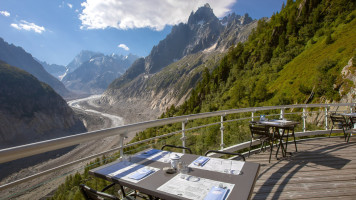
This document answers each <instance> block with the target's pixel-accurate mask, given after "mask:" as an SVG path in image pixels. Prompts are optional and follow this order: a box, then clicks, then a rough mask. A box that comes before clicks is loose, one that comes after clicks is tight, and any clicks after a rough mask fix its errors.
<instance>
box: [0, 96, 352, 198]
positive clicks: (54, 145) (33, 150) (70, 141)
mask: <svg viewBox="0 0 356 200" xmlns="http://www.w3.org/2000/svg"><path fill="white" fill-rule="evenodd" d="M355 106H356V103H338V104H299V105H282V106H266V107H253V108H241V109H231V110H223V111H216V112H208V113H200V114H192V115H185V116H179V117H172V118H166V119H158V120H153V121H146V122H140V123H136V124H129V125H124V126H120V127H115V128H109V129H103V130H98V131H92V132H87V133H81V134H76V135H71V136H66V137H61V138H56V139H51V140H46V141H42V142H36V143H32V144H26V145H21V146H16V147H11V148H7V149H2V150H0V163H5V162H9V161H12V160H16V159H19V158H24V157H28V156H32V155H36V154H39V153H44V152H48V151H52V150H57V149H61V148H64V147H69V146H73V145H76V144H80V143H83V142H86V141H90V140H96V139H102V138H104V137H109V136H113V135H120V136H121V137H120V146H119V147H117V148H115V149H111V150H108V151H105V152H102V153H99V154H95V155H92V156H88V157H86V158H82V159H80V160H76V161H73V162H71V163H67V164H64V165H61V166H58V167H56V168H53V169H49V170H46V171H44V172H40V173H37V174H34V175H32V176H30V177H26V178H23V179H20V180H17V181H14V182H11V183H8V184H5V185H1V186H0V191H1V190H3V189H6V188H9V187H12V186H14V185H16V184H19V183H22V182H26V181H28V180H31V179H34V178H36V177H39V176H42V175H45V174H48V173H51V172H53V171H56V170H59V169H62V168H65V167H68V166H70V165H73V164H76V163H80V162H83V161H85V160H88V159H91V158H95V157H98V156H101V155H104V154H107V153H110V152H113V151H119V150H120V155H121V156H122V155H123V149H124V148H127V147H130V146H134V145H137V144H141V143H146V142H149V141H152V140H156V139H159V138H163V137H167V136H170V135H174V134H178V133H182V137H181V140H182V146H184V147H185V142H186V137H185V133H186V132H187V131H190V130H194V129H198V128H202V127H207V126H212V125H216V124H220V132H221V144H220V147H221V150H223V151H229V152H232V151H237V150H241V149H244V148H246V147H248V146H246V145H247V143H241V144H237V145H233V146H230V147H226V148H224V146H225V144H224V139H223V138H224V137H223V136H224V123H228V122H233V121H239V120H247V119H251V120H252V121H253V120H254V118H256V117H257V116H255V114H256V112H257V111H258V112H261V111H269V110H280V114H272V115H268V116H279V117H281V118H284V116H285V115H286V114H302V119H303V132H301V133H296V135H297V136H306V135H311V134H313V135H317V134H325V133H326V132H327V131H326V130H327V129H328V114H329V112H330V108H331V107H337V108H339V107H349V109H348V111H349V112H353V111H354V107H355ZM294 108H302V109H303V111H302V112H300V113H298V112H295V113H285V110H286V109H294ZM308 108H325V114H324V115H325V116H324V117H325V131H316V132H315V131H313V132H312V133H311V132H308V131H307V130H306V118H307V115H308V111H307V109H308ZM336 110H338V109H336ZM345 111H347V110H345ZM249 112H250V113H251V117H245V118H238V119H233V120H226V121H224V117H225V116H226V115H229V114H237V113H249ZM322 112H323V111H322ZM217 116H220V122H216V123H211V124H207V125H202V126H197V127H192V128H188V129H186V124H187V123H188V121H191V120H196V119H202V118H208V117H217ZM258 117H259V116H258ZM174 123H182V130H179V131H176V132H172V133H167V134H165V135H160V136H156V137H152V138H149V139H146V140H142V141H138V142H135V143H130V144H126V145H124V138H125V137H126V135H127V133H129V132H136V131H142V130H144V129H147V128H152V127H159V126H163V125H168V124H174ZM254 143H255V144H257V141H254Z"/></svg>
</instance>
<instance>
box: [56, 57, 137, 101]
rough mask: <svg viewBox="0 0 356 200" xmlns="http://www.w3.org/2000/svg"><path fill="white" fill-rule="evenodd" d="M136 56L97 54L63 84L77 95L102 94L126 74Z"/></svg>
mask: <svg viewBox="0 0 356 200" xmlns="http://www.w3.org/2000/svg"><path fill="white" fill-rule="evenodd" d="M137 58H138V57H137V56H135V55H132V54H130V55H128V56H122V55H115V54H113V55H111V56H106V55H102V54H97V55H94V56H92V57H90V58H89V59H88V60H87V61H83V63H82V64H81V65H80V66H79V67H77V68H76V69H75V70H74V71H73V72H71V73H68V74H67V75H66V76H65V77H64V78H63V79H62V82H63V83H64V84H65V86H66V87H67V88H68V89H70V90H72V91H75V92H76V93H88V94H100V93H102V92H103V91H104V90H105V89H106V88H107V87H108V86H109V84H110V83H111V82H112V81H113V80H115V79H116V78H118V77H120V76H121V75H122V74H124V73H125V71H126V69H127V68H128V67H130V66H131V64H132V63H133V61H135V60H136V59H137Z"/></svg>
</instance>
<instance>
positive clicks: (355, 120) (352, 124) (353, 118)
mask: <svg viewBox="0 0 356 200" xmlns="http://www.w3.org/2000/svg"><path fill="white" fill-rule="evenodd" d="M354 124H356V116H351V117H350V128H354Z"/></svg>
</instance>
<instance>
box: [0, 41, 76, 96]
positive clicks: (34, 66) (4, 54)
mask: <svg viewBox="0 0 356 200" xmlns="http://www.w3.org/2000/svg"><path fill="white" fill-rule="evenodd" d="M0 60H2V61H5V62H6V63H8V64H10V65H13V66H16V67H19V68H21V69H23V70H25V71H27V72H29V73H30V74H32V75H34V76H35V77H36V78H38V80H40V81H42V82H45V83H47V84H48V85H50V86H51V87H52V88H53V89H54V90H55V91H56V92H57V93H58V94H60V95H61V96H63V97H68V96H70V95H71V94H70V92H69V91H68V90H67V89H66V88H65V87H64V85H63V83H61V82H60V81H59V80H58V79H56V78H54V77H53V76H52V75H50V74H49V73H48V72H47V71H46V70H45V69H44V68H43V66H42V65H41V64H40V63H38V62H37V61H36V60H35V59H34V58H33V57H32V55H31V54H29V53H27V52H26V51H25V50H23V49H22V48H21V47H16V46H14V45H12V44H11V45H10V44H8V43H7V42H5V41H4V40H3V39H2V38H0Z"/></svg>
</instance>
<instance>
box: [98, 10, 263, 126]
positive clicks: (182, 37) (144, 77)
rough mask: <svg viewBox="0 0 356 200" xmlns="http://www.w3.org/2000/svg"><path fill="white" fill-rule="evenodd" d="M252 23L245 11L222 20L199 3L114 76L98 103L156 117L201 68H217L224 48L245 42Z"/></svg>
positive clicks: (186, 90) (185, 93)
mask: <svg viewBox="0 0 356 200" xmlns="http://www.w3.org/2000/svg"><path fill="white" fill-rule="evenodd" d="M256 26H257V21H256V20H252V18H251V17H249V16H248V14H245V15H244V16H240V15H236V14H230V15H228V16H226V17H224V18H223V19H221V20H220V19H218V18H217V17H216V16H215V15H214V12H213V10H212V9H211V7H210V6H209V4H206V5H204V6H203V7H200V8H199V9H198V10H197V11H196V12H192V13H191V14H190V16H189V19H188V22H187V23H180V24H178V25H176V26H174V27H173V28H172V31H171V33H169V34H168V35H167V37H166V38H165V39H163V40H162V41H160V42H159V44H158V45H156V46H154V47H153V48H152V50H151V52H150V54H149V55H148V56H147V57H145V58H140V59H138V60H136V61H135V62H134V63H133V64H132V65H131V67H130V68H129V69H128V70H127V71H126V72H125V74H124V75H122V76H121V77H119V78H118V79H116V80H114V81H113V82H112V83H111V84H110V86H109V88H108V89H107V90H106V91H105V93H104V96H103V97H102V99H101V100H100V103H101V105H107V106H108V107H110V108H111V109H117V108H118V107H126V108H128V109H129V110H132V111H134V112H137V113H136V114H138V115H140V116H142V117H143V116H144V118H142V119H140V120H148V119H154V118H156V117H157V116H158V115H159V114H160V113H162V112H163V111H165V109H166V108H168V107H170V106H171V105H179V104H181V103H183V102H184V101H185V99H186V98H188V97H189V95H190V92H191V90H192V88H194V86H195V85H196V83H197V82H198V81H199V80H200V79H201V75H202V73H203V71H204V69H208V70H209V71H211V70H212V69H214V68H215V67H217V65H218V63H219V61H220V59H221V57H222V56H223V55H224V54H226V52H227V51H228V49H229V48H230V47H232V46H234V45H236V44H237V43H238V42H244V41H245V40H246V39H247V38H248V35H249V34H250V32H251V31H252V29H253V28H254V27H256ZM120 105H124V106H120ZM119 112H120V113H125V111H122V110H119ZM130 113H131V114H132V113H133V112H130Z"/></svg>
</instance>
